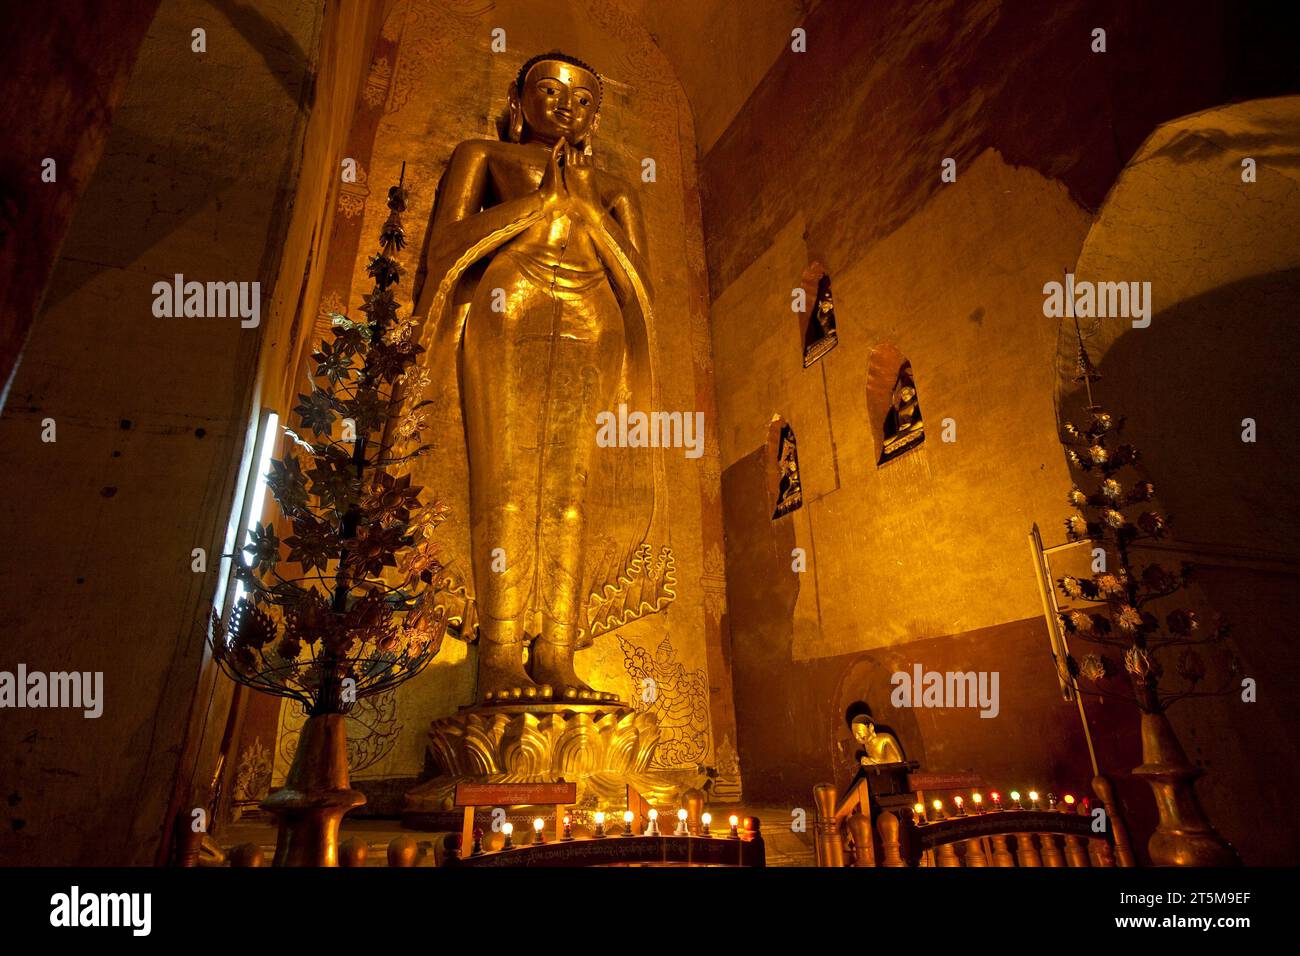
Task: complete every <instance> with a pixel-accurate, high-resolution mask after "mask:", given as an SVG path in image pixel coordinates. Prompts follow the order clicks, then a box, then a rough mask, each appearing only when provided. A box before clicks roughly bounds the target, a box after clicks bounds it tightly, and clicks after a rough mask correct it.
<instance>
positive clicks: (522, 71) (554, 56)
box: [515, 50, 605, 105]
mask: <svg viewBox="0 0 1300 956" xmlns="http://www.w3.org/2000/svg"><path fill="white" fill-rule="evenodd" d="M545 60H557V61H559V62H560V63H568V64H569V65H570V66H576V67H578V68H579V69H583V70H586V71H587V72H588V73H590V74H591V75H592V76H594V77H595V78H596V85H597V90H596V103H597V105H599V104H600V103H601V102H603V101H604V99H605V81H604V79H603V78H602V77H601V75H600V74H599V73H597V72H596V69H595V67H593V66H591V65H590V64H589V63H584V62H582V60H579V59H578V58H577V57H576V56H569V54H567V53H561V52H560V51H559V50H552V51H551V52H549V53H539V54H538V55H537V56H535V57H533V58H532V59H530V60H528V62H526V63H525V64H524V65H523V66H521V67H520V68H519V75H518V76H517V77H515V90H516V91H518V93H519V95H520V96H523V94H524V79H525V78H526V77H527V76H528V71H529V70H531V69H532V68H533V67H534V66H536V65H537V64H538V63H541V62H543V61H545Z"/></svg>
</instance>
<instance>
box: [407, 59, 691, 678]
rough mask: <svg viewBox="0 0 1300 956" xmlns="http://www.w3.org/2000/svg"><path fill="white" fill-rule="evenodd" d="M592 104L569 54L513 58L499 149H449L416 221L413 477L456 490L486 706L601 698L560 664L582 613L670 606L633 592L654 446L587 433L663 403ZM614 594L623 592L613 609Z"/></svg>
mask: <svg viewBox="0 0 1300 956" xmlns="http://www.w3.org/2000/svg"><path fill="white" fill-rule="evenodd" d="M602 92H603V84H602V81H601V78H600V76H599V75H597V73H596V72H595V70H593V69H592V68H591V67H589V66H587V65H586V64H585V63H583V62H581V61H580V60H577V59H575V58H573V57H570V56H567V55H565V54H562V53H558V52H554V53H546V54H543V55H541V56H537V57H534V58H532V59H531V60H529V61H528V62H526V63H525V64H524V65H523V67H522V69H520V71H519V74H518V76H517V77H516V79H515V81H514V82H513V83H512V84H511V85H510V88H509V92H508V96H507V101H508V110H509V112H508V122H507V131H506V136H505V138H504V139H499V140H498V139H492V140H488V139H474V140H468V141H466V142H463V143H461V144H460V145H459V146H457V147H456V149H455V151H454V152H453V153H452V156H451V161H450V164H449V166H448V168H447V171H446V174H445V177H444V179H443V182H442V184H441V186H440V189H439V192H438V200H437V204H436V207H435V209H434V213H433V219H432V222H431V224H430V238H429V241H428V244H427V249H428V253H427V259H426V270H427V281H426V283H425V285H424V287H423V290H422V292H421V293H420V295H419V298H418V301H417V303H416V308H415V312H414V314H415V316H416V318H417V319H420V320H421V321H422V333H421V344H422V345H424V346H425V348H426V350H427V352H428V360H427V363H426V367H427V369H428V373H429V374H428V385H427V387H426V389H427V390H426V391H425V393H424V397H425V399H426V400H427V403H428V407H427V411H428V415H429V417H430V419H431V424H430V427H429V430H428V433H430V434H431V435H432V438H431V444H432V446H433V452H432V454H430V455H426V456H425V458H423V459H421V460H420V462H419V463H418V465H417V468H416V469H413V470H418V469H425V471H424V472H423V473H424V474H425V475H427V477H426V478H425V479H424V480H425V482H426V483H427V484H429V485H431V486H433V487H438V488H440V489H441V488H445V487H447V486H448V484H449V483H450V484H451V485H453V486H455V485H459V488H460V495H461V497H460V498H459V499H457V498H456V497H455V495H456V493H457V492H456V491H455V490H454V489H453V490H452V491H451V492H450V494H451V498H450V502H449V503H450V512H451V515H452V518H451V519H449V521H448V528H449V529H450V535H451V540H449V541H448V542H446V545H447V552H448V561H447V562H446V564H447V566H448V568H449V570H450V571H451V572H452V573H458V574H459V575H460V579H461V586H463V588H464V590H465V592H466V593H467V594H468V595H469V597H470V599H471V600H472V603H473V606H474V613H475V616H476V619H477V625H478V637H479V644H478V651H479V653H478V697H479V699H480V700H484V701H487V702H502V701H512V700H525V701H527V700H539V701H541V700H552V699H555V700H580V701H608V700H612V699H614V698H615V697H616V696H617V695H615V694H612V693H607V692H600V691H596V690H593V689H592V688H591V687H589V686H588V685H587V684H586V683H584V682H583V681H582V680H580V679H579V678H578V676H577V673H576V672H575V669H574V653H575V651H576V650H578V649H579V648H581V647H584V646H586V645H588V644H590V643H591V641H592V626H593V621H592V620H591V619H590V617H589V612H590V608H591V607H592V606H593V605H595V604H599V606H600V607H601V608H602V614H603V615H604V617H603V618H602V620H604V621H606V622H608V621H610V620H613V621H616V622H620V621H621V622H625V621H626V620H630V619H632V618H633V617H636V616H640V615H641V614H645V613H654V612H655V611H658V610H661V609H662V608H663V607H664V606H666V605H667V603H668V601H669V600H671V597H672V595H671V592H669V591H667V590H665V589H663V588H660V589H659V590H658V591H656V590H655V588H654V587H653V586H650V587H629V581H632V580H634V579H636V577H637V575H638V574H645V573H646V569H647V567H649V566H650V565H652V564H653V563H654V562H653V561H651V560H650V558H649V555H650V553H651V552H650V548H649V545H648V540H649V539H651V538H652V536H653V537H654V538H655V539H656V540H657V541H660V542H662V541H665V540H666V535H663V536H662V537H660V536H659V535H662V531H661V530H660V529H659V521H660V505H661V502H662V500H663V497H664V496H663V493H662V481H663V472H662V464H661V462H660V460H659V459H658V458H656V457H654V456H656V455H657V454H658V450H657V449H623V448H604V447H598V446H597V444H596V440H595V439H596V433H597V429H596V424H595V423H596V416H597V414H598V413H600V412H604V411H609V410H613V409H616V408H617V406H618V404H619V403H620V402H626V403H627V404H628V407H629V409H637V408H640V409H642V410H646V411H648V410H651V409H652V408H653V407H654V403H655V400H656V394H657V393H656V385H655V381H654V369H653V366H652V363H651V356H652V355H653V354H654V348H653V342H654V329H653V321H652V319H653V312H652V305H651V303H652V292H651V286H650V278H649V271H648V268H647V266H646V260H645V252H646V225H645V221H644V218H643V216H642V213H641V208H640V205H639V203H638V201H637V196H636V193H635V191H634V190H633V189H632V188H631V187H630V185H629V184H628V183H626V182H624V181H622V180H620V179H618V178H616V177H614V176H613V175H611V174H608V173H606V172H604V171H603V170H597V168H596V167H595V164H594V159H593V150H592V134H593V131H594V130H595V128H596V123H597V118H598V116H599V110H600V106H601V97H602ZM440 533H441V531H440ZM669 559H670V558H669ZM619 588H625V589H626V590H627V591H628V592H629V593H633V592H634V593H635V599H634V600H633V601H632V604H631V606H629V607H627V608H626V609H623V610H622V611H619V612H618V613H615V612H610V611H609V606H610V601H611V598H610V595H611V594H615V595H617V593H618V590H619ZM629 600H632V599H629ZM601 601H603V603H600V602H601ZM605 629H606V630H610V629H613V628H612V627H610V626H608V623H607V624H606V627H605ZM526 657H527V658H528V660H527V666H526V664H525V658H526Z"/></svg>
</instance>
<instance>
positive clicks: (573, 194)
mask: <svg viewBox="0 0 1300 956" xmlns="http://www.w3.org/2000/svg"><path fill="white" fill-rule="evenodd" d="M564 181H565V184H566V185H567V186H568V189H569V196H570V198H571V199H572V202H573V205H572V209H571V211H572V212H573V213H574V214H575V215H576V216H577V217H578V218H579V219H582V220H584V221H585V222H587V223H590V224H591V225H593V226H594V225H597V224H598V223H599V222H600V220H601V217H602V216H604V215H605V207H604V206H603V205H602V204H601V201H600V187H599V186H597V185H596V167H595V166H594V165H592V161H591V157H590V156H587V155H586V154H584V153H583V152H582V150H580V149H578V148H577V147H576V146H570V145H569V144H568V143H567V142H566V143H565V144H564Z"/></svg>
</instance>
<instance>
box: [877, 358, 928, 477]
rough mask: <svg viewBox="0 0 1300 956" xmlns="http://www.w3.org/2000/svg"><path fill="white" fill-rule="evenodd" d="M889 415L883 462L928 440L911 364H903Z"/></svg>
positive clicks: (886, 423)
mask: <svg viewBox="0 0 1300 956" xmlns="http://www.w3.org/2000/svg"><path fill="white" fill-rule="evenodd" d="M889 404H890V408H889V414H888V415H886V416H885V440H884V448H883V451H882V453H881V456H880V460H881V461H882V462H884V461H887V460H888V459H890V458H893V457H894V456H896V455H899V454H901V453H902V452H904V451H906V450H907V449H908V448H910V447H911V446H912V445H914V444H917V443H919V442H921V441H924V439H925V432H924V428H925V425H924V423H923V422H922V420H921V405H920V402H919V401H918V400H917V397H916V381H915V379H914V378H913V377H912V363H911V362H904V363H903V367H902V368H900V369H899V370H898V380H897V381H896V382H895V383H894V390H893V393H892V394H891V395H890V403H889Z"/></svg>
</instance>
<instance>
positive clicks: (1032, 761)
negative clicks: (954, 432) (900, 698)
mask: <svg viewBox="0 0 1300 956" xmlns="http://www.w3.org/2000/svg"><path fill="white" fill-rule="evenodd" d="M772 467H773V465H772V461H771V455H770V453H769V449H768V448H767V447H766V446H760V447H759V448H757V449H755V451H754V452H753V453H751V454H750V455H748V456H746V457H745V458H743V459H741V460H740V461H738V462H736V463H735V464H734V465H732V466H731V467H730V468H728V469H726V471H725V472H724V473H723V476H722V483H723V502H724V509H725V520H726V526H727V605H728V608H729V614H730V616H731V626H732V628H733V633H734V634H736V635H737V639H736V640H735V641H734V643H733V646H732V678H733V681H734V684H735V701H736V723H737V727H738V728H739V729H738V736H739V740H738V749H739V752H740V763H741V770H742V773H743V775H744V789H745V796H746V799H747V800H750V801H754V802H756V803H764V804H769V805H777V806H780V805H789V806H791V807H796V806H806V804H807V801H808V800H809V799H810V797H811V790H812V787H813V786H814V785H815V784H817V783H820V782H823V781H831V780H833V781H834V782H835V783H836V784H837V785H838V786H841V787H843V786H845V785H846V784H847V783H848V780H849V779H850V777H851V776H852V773H853V771H854V765H853V760H852V756H853V750H852V748H851V745H850V744H849V742H848V741H849V739H850V733H849V729H848V726H847V724H846V723H845V719H844V718H845V713H846V712H847V710H848V708H849V707H850V705H852V704H853V703H854V702H855V701H864V702H865V703H866V704H867V706H868V707H870V709H871V712H872V714H873V716H874V717H875V718H876V720H877V722H878V723H879V724H880V725H882V726H887V727H890V728H892V729H893V731H894V732H895V734H896V736H897V737H898V740H899V742H900V743H901V744H902V746H903V749H904V751H905V752H906V754H907V757H908V759H911V760H917V761H919V762H920V763H921V765H922V769H924V770H934V771H944V772H946V771H955V770H965V769H973V770H976V771H978V772H980V773H982V774H984V775H985V778H986V779H987V781H988V782H989V783H990V785H992V786H995V787H1003V788H1007V789H1010V788H1011V787H1017V786H1018V787H1020V788H1021V789H1027V788H1028V787H1031V786H1037V787H1039V788H1040V789H1042V790H1044V791H1047V790H1049V789H1052V788H1057V792H1066V791H1067V790H1074V792H1080V791H1081V790H1082V788H1083V787H1084V786H1086V784H1087V781H1088V779H1089V778H1090V776H1091V770H1090V768H1089V764H1088V757H1087V752H1086V749H1085V746H1084V743H1083V738H1082V733H1081V731H1080V729H1079V723H1078V715H1077V713H1076V711H1075V708H1074V705H1072V704H1067V703H1065V702H1064V701H1062V700H1061V698H1060V692H1059V689H1058V684H1057V679H1056V675H1055V673H1054V669H1053V665H1052V661H1051V656H1050V651H1049V647H1048V640H1047V632H1046V628H1045V626H1044V623H1043V621H1042V620H1041V619H1040V618H1033V619H1029V620H1024V621H1013V622H1008V623H1005V624H999V625H996V626H994V627H989V628H981V629H979V630H974V631H968V632H966V633H964V634H956V635H947V636H942V637H935V638H930V639H927V640H921V641H913V642H910V643H906V644H901V645H898V646H895V647H888V648H880V649H877V650H873V651H867V652H861V653H851V654H841V655H835V656H831V657H824V658H817V659H809V660H795V659H794V657H793V653H792V645H793V640H794V626H795V625H794V610H795V602H796V599H797V597H798V589H799V588H800V587H813V586H814V585H813V582H812V581H811V575H801V574H794V573H791V566H790V557H789V555H790V553H791V549H792V548H793V547H794V544H795V537H794V527H793V523H792V519H791V518H790V517H788V516H787V517H782V518H777V519H775V520H774V519H773V518H772V513H771V510H770V506H769V504H768V502H769V490H768V484H769V472H770V470H771V468H772ZM1062 510H1064V505H1063V506H1062ZM814 560H815V559H814ZM1031 573H1032V571H1031V566H1030V564H1029V560H1028V556H1027V555H1026V558H1025V574H1027V575H1028V574H1031ZM872 624H873V622H872V621H871V620H870V619H869V618H868V619H864V620H863V621H862V627H863V629H864V630H867V629H870V628H871V627H872ZM917 664H920V665H921V666H922V668H923V669H924V670H926V671H941V672H946V671H962V672H966V671H972V670H973V671H997V672H998V673H999V684H1000V708H999V713H998V715H997V717H996V718H993V719H989V718H982V717H980V715H979V713H978V711H977V710H976V709H975V708H969V707H968V708H956V707H947V708H911V707H894V706H892V704H891V692H892V690H893V684H892V682H891V679H892V677H893V675H894V674H895V673H898V672H904V673H908V674H910V673H912V671H913V668H914V667H915V665H917ZM1111 709H1112V710H1116V711H1118V710H1119V709H1118V708H1111ZM1124 716H1125V717H1128V718H1129V719H1131V720H1132V719H1135V718H1132V716H1131V715H1130V714H1127V713H1125V715H1124ZM1135 736H1136V735H1134V737H1135ZM1136 757H1137V754H1136V752H1134V753H1133V754H1125V755H1124V756H1123V762H1122V763H1121V764H1119V765H1121V766H1130V765H1136V762H1137V760H1136Z"/></svg>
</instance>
